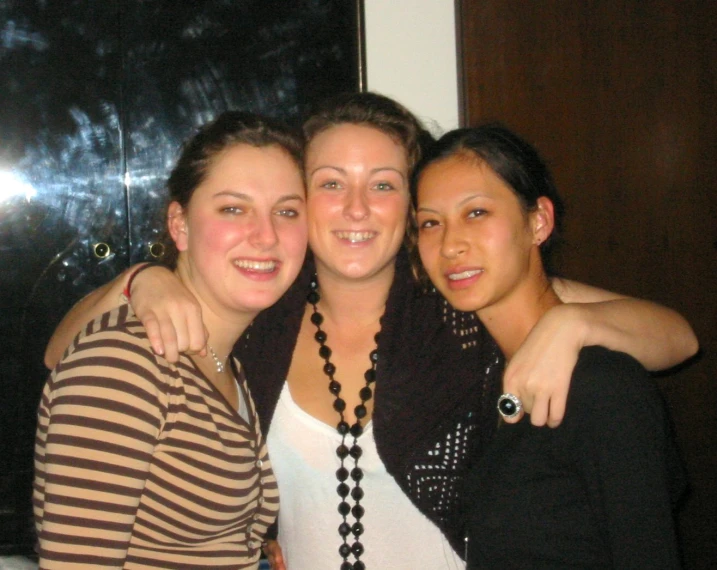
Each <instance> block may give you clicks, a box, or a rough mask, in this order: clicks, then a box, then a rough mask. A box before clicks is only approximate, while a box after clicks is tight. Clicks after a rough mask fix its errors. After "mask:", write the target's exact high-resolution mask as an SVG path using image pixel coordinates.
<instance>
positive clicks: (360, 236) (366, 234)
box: [334, 231, 378, 243]
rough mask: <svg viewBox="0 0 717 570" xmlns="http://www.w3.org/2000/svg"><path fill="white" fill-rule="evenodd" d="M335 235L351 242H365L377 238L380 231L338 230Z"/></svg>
mask: <svg viewBox="0 0 717 570" xmlns="http://www.w3.org/2000/svg"><path fill="white" fill-rule="evenodd" d="M334 235H335V236H336V237H337V238H339V239H342V240H346V241H349V242H351V243H363V242H366V241H369V240H371V239H373V238H375V237H376V236H377V235H378V233H377V232H372V231H363V232H354V231H337V232H334Z"/></svg>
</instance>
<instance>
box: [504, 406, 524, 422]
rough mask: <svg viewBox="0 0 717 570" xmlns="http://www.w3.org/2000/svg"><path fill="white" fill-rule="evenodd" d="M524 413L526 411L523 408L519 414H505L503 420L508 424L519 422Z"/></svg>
mask: <svg viewBox="0 0 717 570" xmlns="http://www.w3.org/2000/svg"><path fill="white" fill-rule="evenodd" d="M524 415H525V412H524V411H523V410H522V409H521V410H520V411H519V412H518V413H517V414H515V415H513V416H511V417H506V416H503V421H505V423H507V424H517V423H518V422H519V421H520V420H521V419H523V416H524Z"/></svg>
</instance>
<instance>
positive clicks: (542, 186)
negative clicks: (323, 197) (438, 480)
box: [416, 125, 684, 569]
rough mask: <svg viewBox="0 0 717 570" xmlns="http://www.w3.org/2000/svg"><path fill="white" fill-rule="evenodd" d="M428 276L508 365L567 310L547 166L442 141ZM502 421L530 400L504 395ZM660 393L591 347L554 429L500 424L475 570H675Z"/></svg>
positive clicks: (429, 186) (496, 128) (427, 222)
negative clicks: (551, 259) (555, 276)
mask: <svg viewBox="0 0 717 570" xmlns="http://www.w3.org/2000/svg"><path fill="white" fill-rule="evenodd" d="M416 180H417V184H416V188H417V193H416V196H417V200H416V210H417V214H416V216H417V225H418V232H419V233H418V250H419V252H420V258H421V260H422V263H423V267H424V268H425V270H426V272H427V273H428V276H429V277H430V279H431V281H432V282H433V283H434V285H435V286H436V288H437V289H438V290H439V291H440V292H441V293H442V294H443V296H444V297H445V298H446V299H447V300H448V301H449V302H450V303H451V305H453V306H454V307H456V308H457V309H459V310H461V311H475V313H476V315H477V316H478V318H479V319H480V320H481V322H482V323H483V324H484V325H485V327H486V329H487V330H488V332H489V333H490V334H491V336H492V337H493V338H494V339H495V341H496V342H497V343H498V346H499V347H500V349H501V351H502V353H503V354H504V355H505V357H506V358H507V359H510V358H511V357H512V356H513V355H514V354H515V352H516V351H517V350H518V347H519V346H520V345H521V344H522V343H523V342H524V340H525V338H526V337H527V335H528V334H529V332H530V331H531V329H532V328H533V327H534V326H535V324H536V323H537V322H538V320H539V319H540V318H541V317H542V315H544V314H545V313H546V312H547V311H549V310H550V309H551V308H553V307H557V306H559V305H560V304H561V303H562V302H561V300H560V298H559V296H558V295H557V294H556V292H555V290H554V289H553V287H552V286H551V281H550V279H549V274H548V273H547V271H546V259H545V258H546V256H547V254H548V250H549V248H550V245H551V242H552V241H553V240H554V239H555V237H556V230H557V229H558V228H559V227H560V225H561V222H562V214H563V207H562V201H561V200H560V197H559V196H558V193H557V191H556V189H555V186H554V184H553V182H552V177H551V176H550V173H549V171H548V169H547V168H546V166H545V164H544V162H543V161H542V159H541V158H540V156H539V155H538V153H537V152H536V151H535V150H534V149H533V148H532V147H531V146H530V145H529V144H527V143H526V142H525V141H523V140H522V139H521V138H519V137H518V136H517V135H515V134H514V133H512V132H511V131H509V130H508V129H506V128H504V127H502V126H500V125H485V126H481V127H476V128H472V129H461V130H457V131H454V132H451V133H449V134H447V135H445V136H444V137H442V138H441V139H440V140H439V141H438V143H437V145H436V147H435V148H434V150H433V152H432V154H431V155H430V156H429V157H427V158H426V159H425V161H424V162H423V163H422V164H421V166H420V167H419V168H418V170H417V173H416ZM498 402H499V403H498V408H499V410H500V411H501V413H502V414H503V415H506V416H511V415H515V412H516V411H517V409H518V407H519V406H520V400H519V399H517V398H516V397H515V395H513V394H508V393H506V394H503V395H502V396H501V397H500V398H499V400H498ZM669 432H670V430H669V424H668V421H667V418H666V416H665V411H664V408H663V405H662V401H661V399H660V396H659V393H658V390H657V387H656V386H655V384H654V382H652V381H651V380H650V379H649V378H648V377H647V374H646V373H645V370H644V369H643V368H642V366H640V365H639V363H638V362H637V361H635V360H634V359H633V358H631V357H630V356H628V355H627V354H624V353H621V352H614V351H611V350H608V349H606V348H602V347H587V348H584V349H583V350H582V351H581V352H580V355H579V358H578V362H577V365H576V367H575V370H574V372H573V375H572V382H571V389H570V394H569V397H568V404H567V411H566V416H565V419H564V421H563V422H562V424H561V425H560V426H559V427H557V428H556V429H552V430H551V429H546V428H540V427H536V426H533V425H531V423H530V422H529V421H528V419H527V418H523V419H522V420H521V421H520V422H519V423H518V424H516V425H508V424H503V425H501V426H500V427H499V429H498V430H497V432H496V435H495V437H494V439H493V441H492V442H491V443H490V445H489V446H488V447H487V450H480V451H478V452H477V453H476V457H475V465H474V466H473V467H472V470H471V473H470V474H469V475H468V476H467V478H466V481H467V482H466V489H467V491H466V494H465V498H464V500H465V503H466V512H467V536H468V567H469V568H475V569H483V568H486V569H488V568H531V569H536V568H551V569H557V568H651V569H658V568H660V569H661V568H665V569H667V568H678V567H679V558H678V550H677V544H676V538H675V529H674V521H673V515H672V505H673V504H674V502H675V501H676V499H677V498H678V497H679V495H680V491H681V490H682V488H683V484H684V481H683V479H682V472H681V468H680V463H679V461H678V459H677V454H676V451H675V448H674V443H673V441H672V439H671V437H670V433H669Z"/></svg>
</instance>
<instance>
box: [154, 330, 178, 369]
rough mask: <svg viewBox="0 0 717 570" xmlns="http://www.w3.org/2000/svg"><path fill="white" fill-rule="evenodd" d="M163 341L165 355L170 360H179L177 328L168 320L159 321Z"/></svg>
mask: <svg viewBox="0 0 717 570" xmlns="http://www.w3.org/2000/svg"><path fill="white" fill-rule="evenodd" d="M159 326H160V334H161V335H162V342H163V343H164V357H165V358H166V359H167V361H168V362H177V361H178V360H179V352H180V351H179V343H180V341H179V339H178V338H177V329H176V328H175V327H174V325H173V324H172V323H171V322H170V321H167V320H162V321H160V323H159Z"/></svg>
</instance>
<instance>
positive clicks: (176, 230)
mask: <svg viewBox="0 0 717 570" xmlns="http://www.w3.org/2000/svg"><path fill="white" fill-rule="evenodd" d="M167 229H168V230H169V235H171V236H172V239H173V240H174V244H175V245H176V246H177V251H185V250H186V249H187V241H188V240H187V237H188V234H187V218H186V216H185V214H184V210H183V209H182V206H180V205H179V202H172V203H171V204H170V205H169V208H168V209H167Z"/></svg>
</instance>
